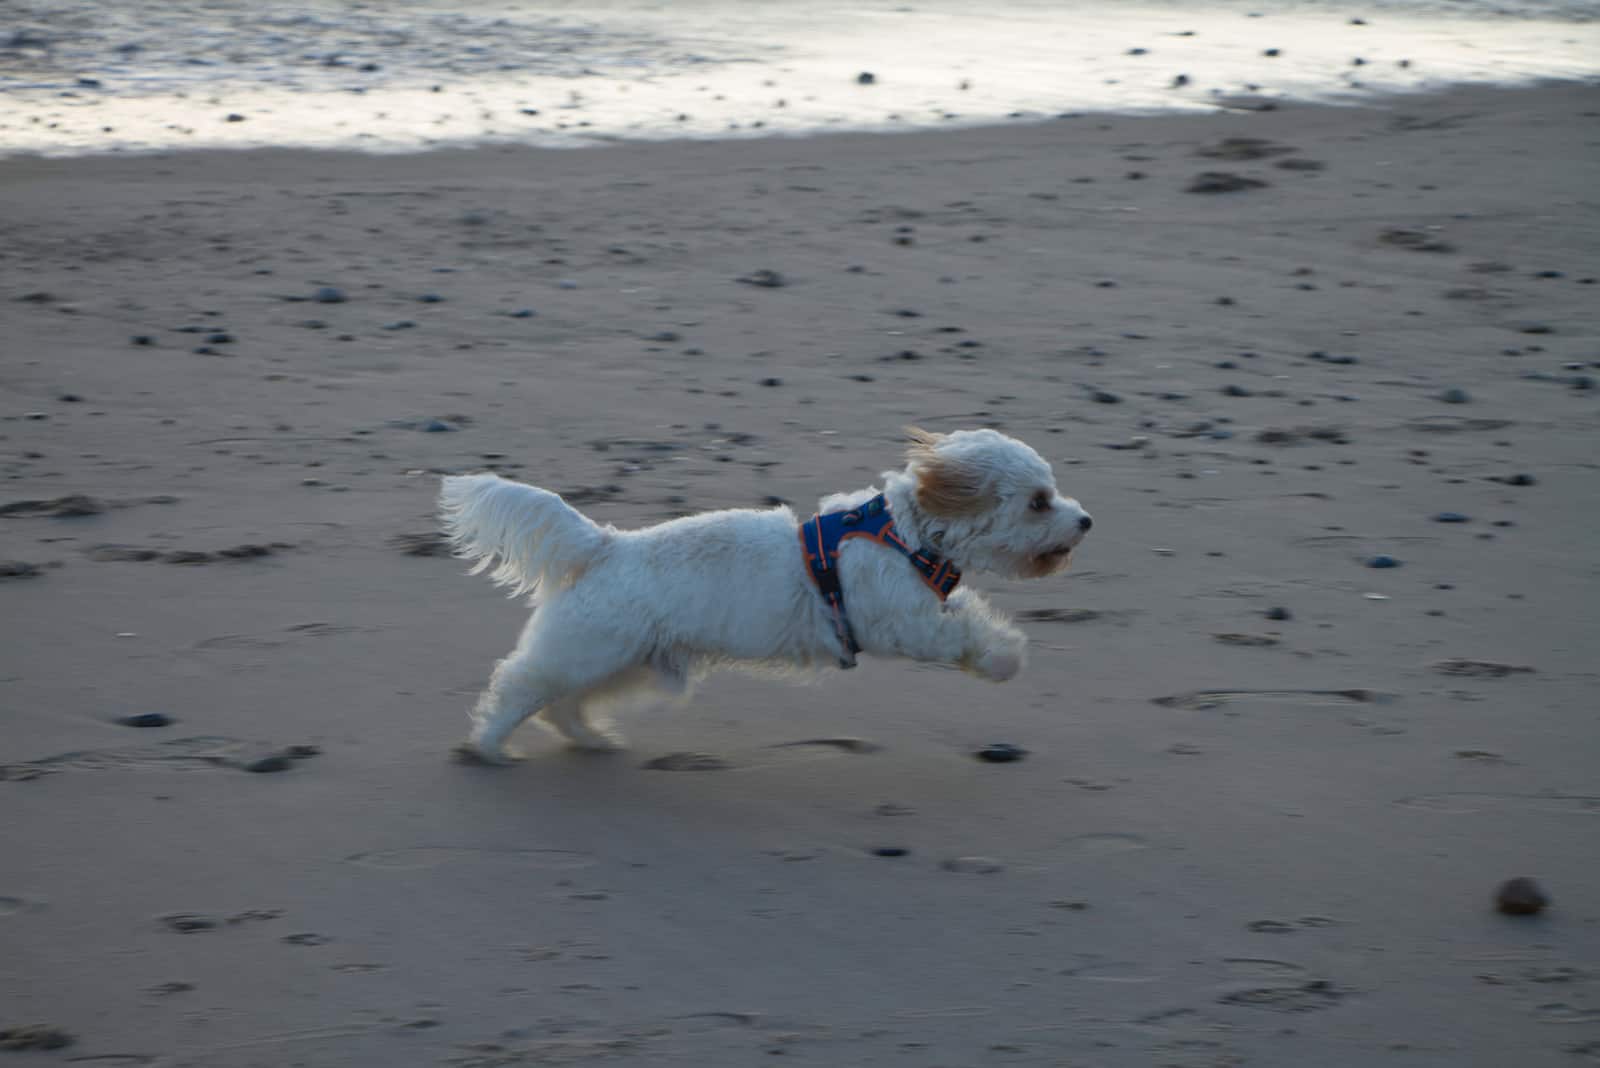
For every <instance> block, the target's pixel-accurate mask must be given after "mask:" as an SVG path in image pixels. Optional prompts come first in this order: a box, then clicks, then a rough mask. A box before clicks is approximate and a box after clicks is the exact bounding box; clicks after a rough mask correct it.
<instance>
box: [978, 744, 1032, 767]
mask: <svg viewBox="0 0 1600 1068" xmlns="http://www.w3.org/2000/svg"><path fill="white" fill-rule="evenodd" d="M972 755H973V756H975V757H977V758H978V759H979V760H981V761H983V762H984V763H986V764H1014V763H1016V762H1017V761H1019V760H1021V759H1022V758H1023V757H1025V756H1027V755H1028V751H1027V750H1026V749H1024V748H1022V746H1020V745H1012V744H1011V743H1010V742H992V743H990V744H989V745H986V746H984V747H983V748H981V749H978V750H975V751H974V752H973V754H972Z"/></svg>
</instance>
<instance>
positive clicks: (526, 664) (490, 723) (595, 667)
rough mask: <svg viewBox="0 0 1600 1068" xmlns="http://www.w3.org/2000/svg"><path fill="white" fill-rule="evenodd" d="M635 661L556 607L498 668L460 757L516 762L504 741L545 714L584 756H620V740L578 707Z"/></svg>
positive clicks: (531, 626)
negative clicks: (598, 751) (608, 752)
mask: <svg viewBox="0 0 1600 1068" xmlns="http://www.w3.org/2000/svg"><path fill="white" fill-rule="evenodd" d="M635 655H636V654H635V652H634V651H633V650H630V649H628V648H626V647H625V646H624V645H621V644H619V643H618V642H617V641H616V640H615V636H614V635H605V634H596V633H594V632H592V630H590V629H588V628H585V627H584V626H583V625H582V621H581V619H577V618H574V613H573V612H570V611H568V612H562V611H560V610H559V606H558V604H557V603H554V602H552V603H549V604H546V605H543V606H541V607H540V609H539V611H538V612H537V613H535V615H534V617H533V619H531V620H530V621H529V623H528V627H527V629H526V630H525V631H524V632H523V635H522V640H521V641H520V642H519V643H518V644H517V648H516V651H515V652H513V653H512V654H511V655H510V656H508V657H506V658H505V659H504V660H502V661H500V663H499V664H497V665H496V666H495V669H494V674H493V675H492V676H491V677H490V679H489V686H488V688H487V689H485V690H484V692H483V696H482V697H480V698H479V699H478V704H477V707H476V708H475V709H474V710H473V713H472V732H471V734H469V735H468V737H467V740H466V742H465V743H464V744H463V745H462V746H460V747H459V749H458V754H459V755H461V756H464V757H466V758H469V759H476V760H479V761H482V762H484V763H489V764H505V763H510V762H511V761H514V760H516V759H518V754H517V753H515V752H513V751H511V750H508V749H507V748H506V744H505V743H506V739H507V738H509V737H510V736H511V733H512V732H513V731H515V730H516V729H517V728H518V727H520V726H521V725H522V724H523V722H525V721H526V720H527V719H529V718H530V717H532V716H534V715H535V714H538V713H540V712H543V713H544V716H543V719H544V722H545V723H547V724H549V725H550V726H551V727H552V728H553V729H555V730H556V731H557V732H558V733H560V734H562V735H564V736H566V737H567V738H569V739H571V740H572V741H573V742H574V743H575V744H577V745H579V746H581V747H583V748H613V749H614V748H618V745H617V740H616V739H611V738H608V736H607V734H606V732H605V731H604V730H601V729H599V728H596V727H594V726H592V725H590V724H589V723H587V722H586V721H585V720H584V719H583V712H582V705H581V703H580V702H581V699H582V698H583V697H584V696H585V695H586V694H588V693H589V692H590V691H593V690H595V689H596V688H599V687H603V686H604V685H605V684H606V683H607V681H608V680H610V679H613V678H615V677H618V676H619V675H623V674H625V673H627V672H628V670H629V668H630V667H631V666H633V664H634V662H635V660H634V658H635Z"/></svg>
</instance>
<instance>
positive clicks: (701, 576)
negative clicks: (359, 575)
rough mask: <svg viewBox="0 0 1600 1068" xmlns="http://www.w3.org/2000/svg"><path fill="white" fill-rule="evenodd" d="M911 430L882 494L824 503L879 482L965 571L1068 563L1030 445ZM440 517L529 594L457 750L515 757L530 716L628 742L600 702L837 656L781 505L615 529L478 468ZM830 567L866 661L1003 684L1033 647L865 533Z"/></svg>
mask: <svg viewBox="0 0 1600 1068" xmlns="http://www.w3.org/2000/svg"><path fill="white" fill-rule="evenodd" d="M910 434H911V439H912V446H911V450H910V453H909V456H908V462H907V464H906V466H905V468H904V469H902V470H899V471H888V472H885V473H884V475H883V478H884V485H883V487H882V488H881V489H880V488H878V487H869V488H867V489H862V490H857V491H854V492H851V493H843V494H835V495H833V496H830V497H827V498H825V499H824V500H823V501H822V503H821V506H820V510H821V511H824V512H827V511H834V510H838V509H843V508H850V507H853V506H855V505H857V504H861V503H863V502H865V501H867V500H869V499H870V498H871V497H873V496H874V495H875V494H877V493H879V492H882V493H883V494H884V495H885V497H886V499H887V500H888V502H889V509H890V512H891V513H892V515H893V516H894V521H895V526H896V528H897V529H898V530H899V531H900V534H901V537H903V538H904V539H905V540H906V541H907V542H908V543H909V544H910V545H911V546H912V547H913V548H918V549H921V548H926V549H929V550H931V551H934V552H937V553H940V554H942V555H943V556H945V557H947V558H948V559H950V561H951V562H952V563H954V564H955V566H957V567H958V568H960V569H961V570H962V571H964V572H975V571H988V572H992V573H995V574H999V575H1005V576H1009V577H1020V578H1034V577H1042V576H1045V575H1049V574H1054V573H1056V572H1058V571H1060V570H1062V569H1063V568H1064V567H1065V566H1066V563H1067V558H1068V555H1069V553H1070V550H1071V549H1072V548H1073V547H1074V546H1076V545H1077V544H1078V542H1079V541H1081V540H1082V538H1083V535H1084V533H1085V532H1086V531H1087V529H1088V527H1089V522H1090V521H1089V518H1088V516H1087V514H1086V513H1085V512H1084V511H1083V509H1082V508H1081V507H1079V505H1078V502H1077V501H1075V500H1073V499H1071V498H1069V497H1063V496H1061V495H1060V493H1059V492H1058V491H1057V489H1056V484H1055V479H1054V478H1053V477H1052V475H1051V472H1050V465H1049V464H1047V463H1046V462H1045V461H1044V460H1043V458H1041V457H1040V456H1039V454H1038V453H1036V452H1034V451H1033V450H1032V449H1030V448H1029V447H1028V446H1027V445H1024V444H1023V443H1022V442H1020V441H1017V440H1015V439H1014V438H1009V437H1007V436H1005V435H1004V434H1000V433H998V432H996V431H994V430H963V431H957V432H955V433H952V434H929V433H926V432H924V431H920V430H915V429H913V430H912V431H910ZM440 510H441V514H442V516H443V521H444V526H445V530H446V532H447V533H448V534H449V535H450V537H451V539H452V542H453V544H454V546H455V548H456V552H457V555H459V556H461V557H464V558H466V559H470V560H473V561H475V566H474V568H473V572H474V573H477V572H481V571H484V570H486V569H488V568H491V567H492V568H493V570H492V571H491V572H490V575H491V577H492V578H493V579H494V580H495V581H496V582H497V583H500V584H501V585H504V586H508V587H510V588H511V590H512V593H513V594H514V595H515V594H519V593H532V594H533V595H534V612H533V616H532V618H530V619H529V620H528V623H527V625H526V626H525V627H524V628H523V631H522V636H521V638H520V639H519V640H518V642H517V646H516V649H515V650H513V651H512V653H511V655H509V656H507V657H506V658H505V659H504V660H501V661H500V662H499V663H498V664H497V665H496V666H495V669H494V673H493V675H492V677H491V678H490V681H489V686H488V688H487V689H486V690H485V691H484V693H483V695H482V696H481V697H480V698H479V700H478V704H477V707H476V708H475V709H474V711H473V715H472V718H473V726H472V731H471V734H470V735H469V737H468V739H467V741H466V742H465V743H463V745H462V746H461V747H460V751H461V752H462V754H463V755H466V756H470V757H474V758H477V759H479V760H483V761H486V762H490V763H504V762H506V761H508V760H514V759H516V757H515V754H514V753H512V751H510V750H508V749H507V748H506V745H505V742H506V739H507V738H508V737H509V735H510V734H511V732H512V731H514V730H515V729H516V728H517V727H518V726H519V725H520V724H521V723H522V722H523V721H524V720H526V719H528V718H529V717H531V716H534V715H537V716H538V717H539V720H540V722H541V723H543V724H544V725H545V726H547V727H549V728H550V729H552V730H554V731H556V732H557V733H558V734H561V735H563V736H564V737H566V738H567V739H568V740H569V741H570V742H571V743H572V744H574V745H576V746H578V747H580V748H586V749H617V748H621V746H622V744H623V743H622V739H621V737H620V736H619V735H617V734H616V732H615V731H614V730H612V729H610V728H609V727H608V726H607V725H606V723H605V722H604V721H603V720H602V719H601V712H600V710H601V708H602V707H604V706H606V705H609V704H612V703H615V702H617V701H633V700H637V699H638V698H640V697H653V698H657V699H661V700H667V699H672V698H681V697H683V696H685V695H686V694H687V693H688V692H689V691H690V689H691V688H692V686H693V684H694V682H695V680H696V679H698V678H699V677H700V676H702V675H703V674H705V673H706V672H707V671H708V670H710V669H712V668H714V667H718V666H724V665H756V666H766V667H783V668H809V667H815V666H822V665H827V664H832V663H835V662H836V661H837V660H838V658H839V656H840V655H841V653H842V649H841V648H840V644H839V640H838V638H837V636H836V634H835V631H834V627H833V624H832V622H831V616H830V614H829V612H828V609H827V606H826V605H825V603H824V602H823V600H822V598H821V596H820V595H819V594H818V593H817V589H816V586H815V585H814V584H813V583H812V581H811V578H810V575H809V574H808V573H807V571H806V565H805V562H804V558H803V556H802V553H801V548H800V539H799V526H800V524H799V521H798V520H796V518H795V516H794V513H792V512H790V511H789V509H787V508H775V509H771V510H767V511H757V510H753V509H730V510H727V511H718V512H706V513H702V514H700V515H693V516H687V517H684V518H682V519H674V520H671V521H669V522H666V523H661V524H658V525H656V526H653V527H646V528H644V529H642V530H618V529H616V528H615V527H611V526H600V525H599V524H597V523H595V522H594V521H593V520H591V519H589V518H588V517H586V516H584V515H583V514H582V513H580V512H578V511H577V510H576V509H574V508H572V507H571V506H570V505H568V504H567V503H566V502H565V501H563V500H562V499H561V498H560V497H559V496H558V495H556V494H554V493H551V492H549V491H548V490H543V489H539V488H537V487H534V486H527V485H523V484H522V483H519V482H511V481H507V480H506V479H502V478H500V477H499V476H497V475H490V474H483V475H461V476H452V477H447V478H445V479H444V487H443V491H442V492H441V494H440ZM839 576H840V580H841V582H842V583H843V586H844V591H845V603H846V607H847V609H848V612H849V616H850V623H851V627H852V629H853V631H854V633H855V636H856V639H857V641H858V642H859V643H860V645H861V648H862V651H863V652H864V653H867V654H871V655H876V656H903V657H910V658H912V659H915V660H931V661H942V662H945V663H950V664H955V665H959V666H960V667H961V668H963V669H964V670H966V671H969V672H971V673H973V674H975V675H978V676H980V677H982V678H986V679H991V680H994V681H997V682H1003V681H1005V680H1007V679H1009V678H1011V677H1013V676H1014V675H1016V673H1017V672H1018V671H1020V670H1021V668H1022V665H1023V662H1024V660H1025V658H1026V651H1027V639H1026V638H1025V637H1024V636H1023V634H1022V632H1021V631H1019V630H1017V629H1016V628H1015V627H1014V626H1012V625H1011V624H1010V622H1009V621H1007V620H1006V619H1005V617H1004V616H1002V615H1001V614H1000V613H999V612H997V611H996V610H995V609H993V608H991V607H990V606H989V604H988V603H987V602H986V601H985V600H984V599H983V598H982V597H981V596H980V595H979V594H978V593H977V592H975V591H974V590H972V589H971V588H970V587H969V586H967V585H965V584H963V585H962V586H961V587H959V588H958V589H957V590H956V591H955V592H954V593H952V594H951V595H950V597H949V598H948V599H947V600H945V601H944V602H942V603H941V602H940V600H939V599H938V597H937V596H936V595H935V594H934V593H933V591H932V590H930V589H929V588H928V587H927V586H926V585H924V584H923V582H922V581H921V579H920V578H919V577H918V576H917V574H916V572H915V571H914V570H913V569H912V568H911V566H910V564H909V563H908V562H907V561H906V559H905V557H903V556H901V555H900V554H899V553H897V552H895V551H894V550H893V549H890V548H887V547H884V546H881V545H878V544H875V543H873V542H870V541H868V540H866V539H860V538H857V539H850V540H847V541H845V542H844V543H843V544H842V546H841V547H840V552H839Z"/></svg>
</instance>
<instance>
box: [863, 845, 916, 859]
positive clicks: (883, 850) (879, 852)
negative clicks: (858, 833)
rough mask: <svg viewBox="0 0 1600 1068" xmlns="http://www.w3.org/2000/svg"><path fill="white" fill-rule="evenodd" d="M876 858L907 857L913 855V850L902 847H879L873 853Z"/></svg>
mask: <svg viewBox="0 0 1600 1068" xmlns="http://www.w3.org/2000/svg"><path fill="white" fill-rule="evenodd" d="M872 855H873V856H875V857H905V856H910V855H911V850H909V849H904V848H902V847H900V846H878V847H877V848H876V849H874V850H873V851H872Z"/></svg>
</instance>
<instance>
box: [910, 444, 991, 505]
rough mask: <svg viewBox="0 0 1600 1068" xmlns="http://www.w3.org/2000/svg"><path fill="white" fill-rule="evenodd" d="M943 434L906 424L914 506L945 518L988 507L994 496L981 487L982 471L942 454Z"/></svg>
mask: <svg viewBox="0 0 1600 1068" xmlns="http://www.w3.org/2000/svg"><path fill="white" fill-rule="evenodd" d="M944 437H945V436H944V435H943V434H935V433H932V432H930V431H927V430H923V429H921V428H920V427H914V426H912V427H907V428H906V438H907V439H908V440H909V441H910V443H911V444H910V447H909V448H908V449H907V450H906V460H907V462H908V465H909V469H910V472H911V474H912V475H913V476H914V477H915V478H916V480H917V489H916V499H917V506H918V507H919V508H921V509H922V510H923V511H924V512H927V513H928V514H929V515H932V516H938V517H940V518H946V519H958V518H960V517H962V516H968V515H973V514H975V513H977V512H981V511H983V510H984V509H986V508H989V507H991V506H992V505H993V503H994V500H993V497H992V495H991V494H990V493H989V492H988V491H987V490H986V489H985V488H984V485H983V472H982V471H981V470H979V469H978V468H977V467H975V466H973V465H971V464H968V463H963V462H962V461H960V460H958V459H955V458H954V457H950V456H946V455H944V454H942V453H941V452H940V451H939V445H940V443H941V442H943V441H944Z"/></svg>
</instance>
